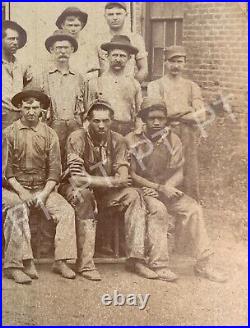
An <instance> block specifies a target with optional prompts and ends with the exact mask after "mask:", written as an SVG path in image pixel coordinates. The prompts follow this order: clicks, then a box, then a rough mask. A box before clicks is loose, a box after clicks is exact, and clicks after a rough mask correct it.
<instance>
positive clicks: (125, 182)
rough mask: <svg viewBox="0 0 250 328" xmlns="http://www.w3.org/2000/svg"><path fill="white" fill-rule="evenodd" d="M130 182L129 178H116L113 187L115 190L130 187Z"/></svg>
mask: <svg viewBox="0 0 250 328" xmlns="http://www.w3.org/2000/svg"><path fill="white" fill-rule="evenodd" d="M129 181H130V179H129V177H127V178H124V177H120V176H116V177H114V179H113V181H112V186H113V187H115V188H124V187H128V186H129Z"/></svg>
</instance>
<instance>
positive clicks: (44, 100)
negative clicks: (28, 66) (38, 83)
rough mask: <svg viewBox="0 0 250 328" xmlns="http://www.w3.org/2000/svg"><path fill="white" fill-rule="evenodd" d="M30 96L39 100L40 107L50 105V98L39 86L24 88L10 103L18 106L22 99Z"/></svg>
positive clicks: (46, 107)
mask: <svg viewBox="0 0 250 328" xmlns="http://www.w3.org/2000/svg"><path fill="white" fill-rule="evenodd" d="M27 97H32V98H35V99H37V100H38V101H40V102H41V107H42V108H43V109H48V107H49V105H50V98H49V97H48V96H47V95H46V94H45V93H44V92H43V91H42V90H41V89H40V88H35V87H34V88H28V87H27V88H24V89H23V91H21V92H19V93H17V94H16V95H15V96H14V97H13V98H12V99H11V103H12V104H13V105H14V106H15V107H19V105H21V104H22V100H23V99H25V98H27Z"/></svg>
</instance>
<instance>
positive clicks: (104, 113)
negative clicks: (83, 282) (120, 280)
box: [60, 99, 157, 280]
mask: <svg viewBox="0 0 250 328" xmlns="http://www.w3.org/2000/svg"><path fill="white" fill-rule="evenodd" d="M113 116H114V111H113V109H112V107H111V105H110V103H108V102H107V101H105V100H103V99H98V100H96V101H95V102H94V103H93V104H92V105H91V106H90V108H89V111H88V114H87V118H88V121H89V125H88V128H87V130H85V129H79V130H78V131H75V132H73V133H72V134H71V135H70V137H69V138H68V142H67V160H68V172H69V176H68V181H67V182H66V183H65V184H63V185H62V186H61V188H60V192H61V194H62V195H63V196H65V198H66V199H67V200H68V201H69V202H70V204H71V205H72V206H73V207H74V208H75V213H76V231H77V249H78V260H77V271H78V272H79V274H80V276H82V277H83V278H86V279H89V280H100V279H101V277H100V275H99V273H98V271H97V270H96V268H95V265H94V262H93V256H94V250H95V236H96V221H95V201H96V202H97V205H98V210H99V211H100V212H103V211H107V210H108V209H116V210H117V211H118V212H122V213H123V214H124V220H125V239H126V249H125V251H126V256H127V258H128V261H129V265H130V266H131V268H133V270H134V271H135V272H136V273H137V274H139V275H141V276H143V277H145V278H148V279H155V278H157V275H156V274H155V273H154V272H153V271H151V270H150V269H148V268H147V267H146V266H145V263H144V239H145V208H144V206H143V202H142V199H141V197H140V194H139V193H138V191H137V190H136V189H134V188H130V187H128V185H129V177H128V167H129V162H128V159H127V145H126V143H125V140H124V138H123V137H122V136H121V135H120V134H118V133H116V132H113V131H111V130H110V126H111V122H112V119H113Z"/></svg>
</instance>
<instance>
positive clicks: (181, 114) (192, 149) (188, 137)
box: [148, 46, 206, 201]
mask: <svg viewBox="0 0 250 328" xmlns="http://www.w3.org/2000/svg"><path fill="white" fill-rule="evenodd" d="M185 64H186V51H185V49H184V47H181V46H171V47H169V48H168V49H167V50H166V65H167V74H166V75H165V76H163V77H162V78H161V79H159V80H155V81H152V82H150V83H149V85H148V95H149V96H150V97H160V98H162V99H163V100H164V102H165V104H166V107H167V110H168V117H169V119H172V120H175V121H179V124H178V125H177V126H176V125H175V131H176V133H177V134H178V136H179V137H180V139H181V142H182V144H183V151H184V157H185V165H184V190H185V192H186V193H187V194H188V195H189V196H190V197H192V198H194V199H196V200H197V201H199V200H200V192H199V168H198V146H199V138H200V131H199V128H198V125H197V123H198V124H199V123H202V122H203V121H204V120H205V119H206V117H205V110H204V103H203V100H202V95H201V90H200V88H199V86H198V85H197V84H196V83H194V82H193V81H191V80H188V79H185V78H183V77H182V72H183V70H184V68H185Z"/></svg>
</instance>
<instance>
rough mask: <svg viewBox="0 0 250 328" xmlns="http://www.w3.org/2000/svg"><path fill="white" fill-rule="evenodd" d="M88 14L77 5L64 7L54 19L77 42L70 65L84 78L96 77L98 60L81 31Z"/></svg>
mask: <svg viewBox="0 0 250 328" xmlns="http://www.w3.org/2000/svg"><path fill="white" fill-rule="evenodd" d="M87 21H88V14H87V13H86V12H84V11H82V10H80V9H79V8H77V7H68V8H66V9H65V10H64V11H63V12H62V13H61V14H60V16H59V17H58V18H57V20H56V26H57V27H58V28H59V29H63V30H65V31H68V32H69V33H70V34H71V35H72V36H73V37H74V38H75V39H76V40H77V42H78V50H77V52H76V53H75V54H73V55H72V57H71V58H70V66H71V67H72V68H74V69H75V70H76V71H77V72H80V73H81V74H82V75H83V76H84V77H85V78H86V79H90V78H92V77H97V76H98V72H99V61H98V59H97V58H96V56H95V55H94V47H93V46H92V45H91V43H92V42H90V40H87V35H83V33H82V31H83V29H84V27H85V25H86V24H87Z"/></svg>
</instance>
